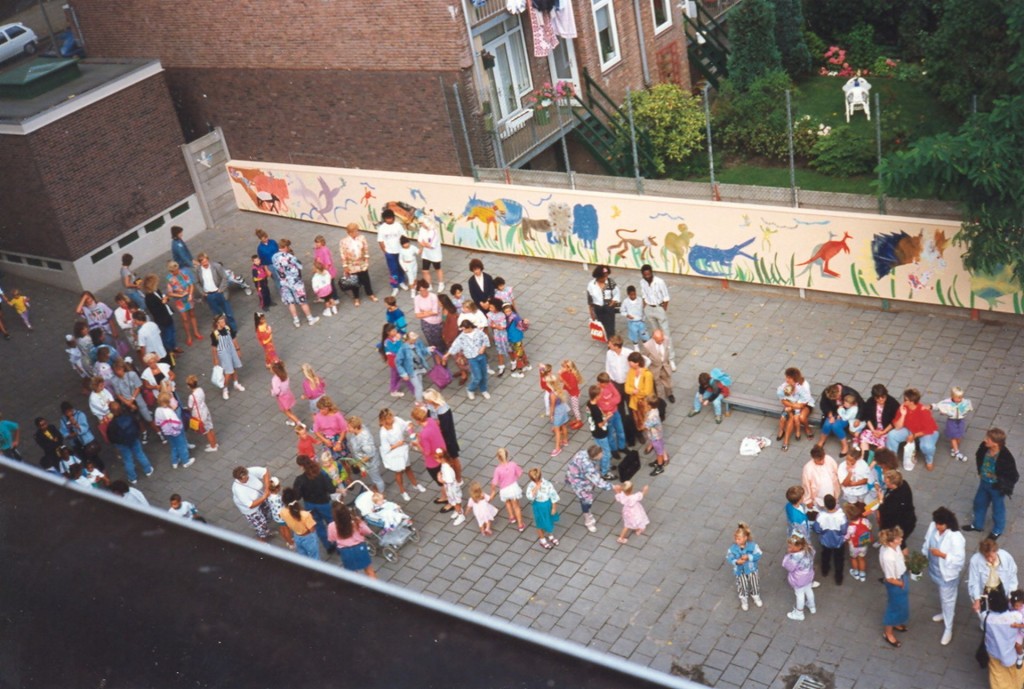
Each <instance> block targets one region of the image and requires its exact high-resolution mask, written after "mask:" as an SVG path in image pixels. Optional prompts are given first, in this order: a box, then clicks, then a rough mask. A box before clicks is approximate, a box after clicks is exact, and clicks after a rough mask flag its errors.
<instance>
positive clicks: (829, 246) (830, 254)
mask: <svg viewBox="0 0 1024 689" xmlns="http://www.w3.org/2000/svg"><path fill="white" fill-rule="evenodd" d="M847 239H853V235H851V234H850V233H848V232H843V238H842V239H830V240H829V241H827V242H825V243H824V244H822V245H821V246H819V247H818V248H817V250H816V251H815V252H814V254H813V255H812V256H811V257H810V258H809V259H807V260H806V261H804V262H803V263H797V265H798V266H806V265H810V264H811V263H814V262H816V261H821V274H822V275H827V276H829V277H833V278H837V277H839V273H837V272H836V271H834V270H832V269H831V268H829V267H828V262H829V261H831V260H832V259H833V258H835V257H836V256H838V255H839V252H841V251H845V252H846V253H850V245H849V244H847V243H846V240H847ZM807 270H810V268H808V269H807ZM803 272H804V273H806V272H807V271H806V270H805V271H803ZM802 274H803V273H801V275H802Z"/></svg>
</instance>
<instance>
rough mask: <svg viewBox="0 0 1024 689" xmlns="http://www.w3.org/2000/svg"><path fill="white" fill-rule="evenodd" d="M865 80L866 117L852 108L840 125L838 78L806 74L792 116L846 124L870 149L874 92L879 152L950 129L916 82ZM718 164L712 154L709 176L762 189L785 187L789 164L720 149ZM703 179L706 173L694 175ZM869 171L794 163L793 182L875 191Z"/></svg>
mask: <svg viewBox="0 0 1024 689" xmlns="http://www.w3.org/2000/svg"><path fill="white" fill-rule="evenodd" d="M868 81H869V82H870V84H871V107H872V113H871V117H872V119H871V121H870V122H868V120H867V118H866V117H865V116H864V113H862V112H856V113H854V114H853V116H852V117H851V118H850V123H849V124H847V123H846V112H845V109H844V106H843V102H844V101H843V84H845V83H846V79H844V78H841V77H820V76H813V77H807V78H806V79H804V80H802V81H801V82H800V83H799V84H798V85H797V90H796V91H795V92H794V94H793V119H794V120H796V119H798V118H800V117H803V116H804V115H810V116H811V123H810V126H811V127H812V128H814V129H817V128H818V125H819V124H825V125H827V126H829V127H832V128H833V129H836V128H839V127H850V128H851V129H852V131H853V132H854V134H855V135H856V136H857V137H858V138H862V139H863V140H864V145H865V146H866V147H869V148H870V150H871V151H874V150H875V146H876V144H875V126H876V120H877V117H878V113H877V112H875V111H874V105H875V103H874V94H876V93H877V94H878V95H879V100H880V104H879V107H880V108H881V111H882V112H881V117H882V119H881V124H882V155H885V154H886V153H889V152H892V151H893V150H896V148H897V147H899V148H905V147H906V146H907V144H908V143H910V142H913V141H914V140H915V139H918V138H921V137H925V136H931V135H933V134H938V133H940V132H947V131H955V130H956V128H957V127H958V126H959V125H960V119H959V118H958V117H957V115H956V114H955V113H953V112H952V111H949V110H947V109H945V108H943V107H942V106H940V105H939V104H938V103H937V102H936V100H935V99H934V98H933V97H932V95H931V94H930V93H928V91H927V90H926V89H925V87H924V84H922V83H921V82H920V81H898V80H896V79H887V78H882V77H869V78H868ZM722 157H723V158H724V159H725V161H727V162H725V163H724V164H723V163H722V162H720V161H719V160H718V158H719V155H718V152H717V151H716V155H715V158H716V160H715V178H716V179H717V180H718V181H720V182H726V183H730V184H752V185H757V186H768V187H788V186H789V167H788V165H786V164H784V163H783V164H779V165H776V164H771V165H767V166H766V165H765V164H763V163H762V162H761V161H757V162H756V163H755V162H754V161H743V160H735V161H733V160H732V157H731V156H730V155H729V152H728V151H725V152H723V154H722ZM697 179H698V180H700V181H707V180H708V175H702V176H701V177H699V178H697ZM876 180H877V178H876V177H874V176H872V175H864V176H845V177H831V176H828V175H823V174H821V173H819V172H817V171H815V170H813V169H811V168H809V167H806V166H804V167H800V163H799V162H798V163H797V170H796V184H797V186H798V187H800V188H802V189H813V190H815V191H835V192H847V193H852V194H876V193H877V191H876V190H875V187H874V186H873V183H874V182H875V181H876Z"/></svg>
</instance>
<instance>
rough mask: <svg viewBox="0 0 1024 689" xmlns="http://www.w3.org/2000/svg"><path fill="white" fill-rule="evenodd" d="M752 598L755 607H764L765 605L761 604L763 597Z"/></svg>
mask: <svg viewBox="0 0 1024 689" xmlns="http://www.w3.org/2000/svg"><path fill="white" fill-rule="evenodd" d="M751 598H753V599H754V605H756V606H757V607H759V608H760V607H762V606H764V603H762V602H761V596H751Z"/></svg>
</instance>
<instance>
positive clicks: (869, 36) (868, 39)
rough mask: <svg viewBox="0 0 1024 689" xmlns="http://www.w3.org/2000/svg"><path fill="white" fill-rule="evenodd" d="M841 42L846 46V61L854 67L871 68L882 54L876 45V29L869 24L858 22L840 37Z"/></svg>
mask: <svg viewBox="0 0 1024 689" xmlns="http://www.w3.org/2000/svg"><path fill="white" fill-rule="evenodd" d="M839 43H840V44H841V45H843V46H844V47H845V48H846V62H847V63H848V64H849V65H850V67H852V68H853V69H866V68H870V67H871V65H873V64H874V63H875V60H877V59H878V56H879V55H880V54H881V49H880V48H879V47H878V46H876V45H875V29H874V28H873V27H872V26H871V25H869V24H864V23H861V24H857V25H856V26H855V27H853V29H851V30H850V31H849V32H847V33H846V34H844V35H843V36H841V37H840V40H839Z"/></svg>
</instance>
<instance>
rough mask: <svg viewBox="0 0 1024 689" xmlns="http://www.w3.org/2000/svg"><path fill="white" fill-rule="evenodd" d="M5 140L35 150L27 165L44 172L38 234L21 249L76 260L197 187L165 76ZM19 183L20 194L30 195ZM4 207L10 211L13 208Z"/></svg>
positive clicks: (36, 196) (37, 198) (36, 199)
mask: <svg viewBox="0 0 1024 689" xmlns="http://www.w3.org/2000/svg"><path fill="white" fill-rule="evenodd" d="M5 139H11V140H13V141H12V143H13V144H15V145H20V146H22V147H24V146H25V145H26V144H27V145H28V147H29V148H30V152H29V153H28V155H27V156H26V157H25V159H24V160H26V161H31V162H30V163H28V164H27V165H26V167H29V166H31V167H34V168H35V170H36V175H38V184H36V185H35V186H36V188H35V191H34V192H32V193H31V198H32V199H33V201H32V206H33V208H35V206H36V204H37V203H38V204H39V206H40V207H41V208H43V209H44V212H43V214H42V215H40V216H39V217H38V218H36V219H34V220H32V221H30V223H29V225H30V226H33V227H34V229H35V231H34V232H33V233H32V234H31V235H30V236H22V235H20V234H19V242H20V244H19V248H20V250H22V251H26V252H30V253H36V254H41V255H43V256H50V257H53V258H60V259H67V260H74V259H77V258H79V257H81V256H83V255H85V254H87V253H89V252H90V251H91V250H93V249H95V248H96V247H98V246H100V245H101V244H103V243H104V242H107V241H109V240H110V239H112V238H114V237H116V236H118V235H119V234H122V233H123V232H125V231H126V230H128V229H130V228H131V227H133V226H135V225H138V224H139V223H141V222H143V221H144V220H146V219H148V218H150V217H152V216H154V215H156V214H158V213H160V212H161V211H163V210H165V209H166V208H167V207H168V206H170V205H172V204H173V203H175V202H177V201H180V200H181V199H183V198H184V197H186V196H188V195H189V194H191V193H192V192H193V190H192V183H191V181H190V179H189V176H188V170H187V169H186V168H185V161H184V160H183V159H182V154H181V149H180V148H179V146H180V145H181V144H182V143H184V139H183V138H182V136H181V129H180V128H179V127H178V123H177V119H176V118H175V115H174V108H173V107H172V105H171V101H170V98H169V97H168V94H167V86H166V83H165V81H164V77H163V75H162V74H160V75H157V76H154V77H151V78H149V79H146V80H145V81H142V82H140V83H138V84H135V85H133V86H131V87H129V88H127V89H125V90H122V91H119V92H118V93H116V94H114V95H112V96H110V97H109V98H106V99H104V100H102V101H100V102H98V103H96V104H93V105H90V106H89V107H87V108H84V109H82V110H79V111H78V112H75V113H73V114H71V115H69V116H67V117H65V118H62V119H60V120H58V121H57V122H54V123H53V124H50V125H48V126H46V127H44V128H43V129H40V130H38V131H36V132H33V133H32V134H29V135H27V136H22V137H5ZM17 139H22V140H24V142H25V143H20V144H19V143H18V142H17V141H16V140H17ZM7 144H8V141H6V140H5V141H4V142H3V147H2V148H3V149H4V150H6V149H7V148H8V145H7ZM4 167H6V166H4ZM34 178H35V175H30V176H29V181H30V183H33V184H34V181H33V180H34ZM2 186H3V187H5V188H9V187H8V185H2ZM18 188H19V196H23V197H29V192H27V191H23V190H22V189H21V187H20V185H19V187H18ZM22 203H24V201H22ZM4 207H5V214H6V209H7V208H10V207H11V206H9V205H8V204H4ZM46 208H49V209H50V212H49V213H46V212H45V209H46ZM23 222H24V221H23ZM11 248H12V250H13V249H14V248H15V247H13V246H12V247H11Z"/></svg>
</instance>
